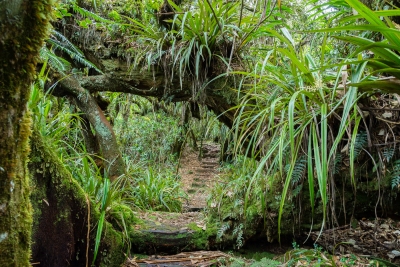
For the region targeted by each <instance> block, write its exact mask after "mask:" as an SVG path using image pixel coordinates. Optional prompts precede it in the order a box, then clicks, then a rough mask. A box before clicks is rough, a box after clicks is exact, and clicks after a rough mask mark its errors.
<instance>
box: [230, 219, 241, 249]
mask: <svg viewBox="0 0 400 267" xmlns="http://www.w3.org/2000/svg"><path fill="white" fill-rule="evenodd" d="M232 235H233V236H236V247H237V248H238V249H239V248H241V247H242V246H243V224H242V223H240V224H239V225H237V226H236V227H235V229H233V231H232Z"/></svg>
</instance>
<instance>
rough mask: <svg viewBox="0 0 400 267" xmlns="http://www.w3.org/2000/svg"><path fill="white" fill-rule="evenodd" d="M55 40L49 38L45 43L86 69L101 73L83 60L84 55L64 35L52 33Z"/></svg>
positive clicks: (90, 63) (94, 66)
mask: <svg viewBox="0 0 400 267" xmlns="http://www.w3.org/2000/svg"><path fill="white" fill-rule="evenodd" d="M53 36H54V37H55V38H50V39H48V40H47V43H49V44H51V45H53V48H54V49H55V50H57V49H58V50H60V51H62V52H64V53H66V54H67V55H68V56H70V57H71V58H72V59H73V60H75V61H76V62H78V63H79V64H82V65H83V66H84V67H86V68H92V69H95V70H96V71H97V72H99V73H103V72H102V71H101V70H100V69H99V68H97V67H96V65H94V64H93V63H92V62H90V61H89V60H87V59H86V58H85V55H84V54H83V52H82V51H81V50H79V49H78V48H77V47H76V46H75V45H74V44H72V43H71V42H70V41H69V40H68V39H67V38H66V37H65V36H64V35H62V34H61V33H59V32H57V31H53Z"/></svg>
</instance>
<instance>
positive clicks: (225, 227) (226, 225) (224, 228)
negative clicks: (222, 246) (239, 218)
mask: <svg viewBox="0 0 400 267" xmlns="http://www.w3.org/2000/svg"><path fill="white" fill-rule="evenodd" d="M230 228H231V225H230V223H229V222H226V223H223V224H222V225H221V227H220V228H219V229H218V231H217V239H221V238H222V236H223V235H224V233H225V232H226V231H228V230H229V229H230Z"/></svg>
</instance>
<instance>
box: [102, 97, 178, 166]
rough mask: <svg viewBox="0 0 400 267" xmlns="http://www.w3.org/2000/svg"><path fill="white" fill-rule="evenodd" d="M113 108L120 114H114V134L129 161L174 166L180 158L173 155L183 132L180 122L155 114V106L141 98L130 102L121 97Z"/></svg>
mask: <svg viewBox="0 0 400 267" xmlns="http://www.w3.org/2000/svg"><path fill="white" fill-rule="evenodd" d="M111 105H112V106H111V107H110V109H111V110H115V109H118V110H119V112H118V113H117V114H115V115H114V114H113V117H114V131H115V133H116V135H117V138H118V142H119V144H120V145H121V152H122V154H123V155H124V157H125V158H126V160H127V161H134V162H139V161H142V162H148V163H158V164H160V165H164V164H167V165H168V164H173V163H175V161H176V156H177V155H173V154H172V153H171V151H172V148H173V145H174V143H175V140H176V139H177V138H178V137H179V135H180V131H181V129H180V127H179V118H177V117H174V116H170V115H168V114H166V113H165V112H163V111H160V112H153V105H152V103H151V102H149V101H148V100H146V99H145V98H142V97H130V98H128V99H127V98H125V96H122V95H121V96H119V97H116V98H114V99H113V100H112V104H111ZM114 105H118V107H115V106H114ZM114 108H115V109H114ZM132 125H134V127H132Z"/></svg>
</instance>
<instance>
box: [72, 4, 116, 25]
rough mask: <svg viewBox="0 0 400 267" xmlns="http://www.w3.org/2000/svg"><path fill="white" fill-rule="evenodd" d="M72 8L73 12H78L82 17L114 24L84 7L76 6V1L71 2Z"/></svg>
mask: <svg viewBox="0 0 400 267" xmlns="http://www.w3.org/2000/svg"><path fill="white" fill-rule="evenodd" d="M72 9H73V10H74V12H76V13H79V14H80V15H81V16H82V17H84V18H90V19H93V20H95V21H97V22H102V23H105V24H116V23H115V22H114V21H112V20H108V19H105V18H103V17H101V16H99V15H97V14H95V13H93V12H91V11H89V10H87V9H84V8H82V7H80V6H78V5H77V4H76V3H73V4H72Z"/></svg>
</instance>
